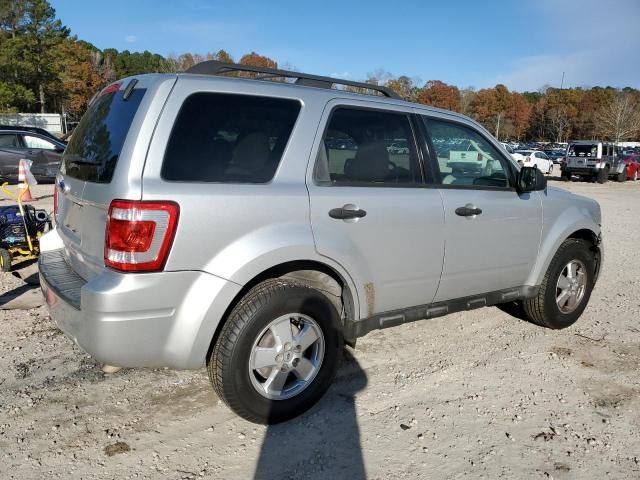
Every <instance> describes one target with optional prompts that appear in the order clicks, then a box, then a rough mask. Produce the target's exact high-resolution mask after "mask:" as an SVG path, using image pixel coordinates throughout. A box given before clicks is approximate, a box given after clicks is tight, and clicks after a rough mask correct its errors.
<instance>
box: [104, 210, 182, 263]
mask: <svg viewBox="0 0 640 480" xmlns="http://www.w3.org/2000/svg"><path fill="white" fill-rule="evenodd" d="M179 212H180V209H179V207H178V205H177V204H176V203H174V202H143V201H132V200H114V201H112V202H111V205H110V206H109V215H108V217H107V228H106V235H105V242H104V264H105V266H107V267H110V268H113V269H115V270H121V271H125V272H154V271H158V270H162V268H163V267H164V264H165V262H166V260H167V257H168V256H169V250H170V249H171V244H172V243H173V237H174V236H175V233H176V227H177V225H178V215H179Z"/></svg>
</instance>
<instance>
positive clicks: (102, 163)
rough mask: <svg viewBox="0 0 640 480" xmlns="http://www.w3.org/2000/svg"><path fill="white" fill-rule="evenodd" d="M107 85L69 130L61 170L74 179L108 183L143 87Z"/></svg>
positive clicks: (143, 92) (141, 95)
mask: <svg viewBox="0 0 640 480" xmlns="http://www.w3.org/2000/svg"><path fill="white" fill-rule="evenodd" d="M114 90H115V89H114V88H112V87H107V88H106V89H104V90H103V91H102V93H100V94H99V96H98V97H97V98H96V99H94V101H93V102H92V103H91V105H90V106H89V109H88V110H87V112H86V113H85V114H84V116H83V117H82V120H80V123H79V124H78V126H77V127H76V129H75V130H74V131H73V133H72V135H71V140H70V141H69V144H68V145H67V148H66V150H65V153H64V156H63V162H62V168H61V171H62V173H64V174H65V175H68V176H70V177H73V178H77V179H78V180H85V181H88V182H95V183H109V182H111V178H112V177H113V172H114V170H115V168H116V164H117V163H118V157H119V156H120V152H121V150H122V145H123V144H124V140H125V138H126V137H127V133H129V127H130V126H131V122H133V117H134V116H135V114H136V112H137V111H138V107H139V106H140V102H141V101H142V97H144V94H145V92H146V89H143V88H136V89H133V90H132V91H131V93H130V95H129V97H128V98H127V99H126V100H125V99H123V93H124V90H118V91H114Z"/></svg>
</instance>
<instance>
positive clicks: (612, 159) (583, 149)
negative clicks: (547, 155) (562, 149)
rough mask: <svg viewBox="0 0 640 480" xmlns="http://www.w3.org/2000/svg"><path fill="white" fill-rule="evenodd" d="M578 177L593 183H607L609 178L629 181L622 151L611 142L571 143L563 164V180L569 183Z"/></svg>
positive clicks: (586, 141) (585, 141)
mask: <svg viewBox="0 0 640 480" xmlns="http://www.w3.org/2000/svg"><path fill="white" fill-rule="evenodd" d="M574 175H578V176H580V177H582V178H584V179H586V180H590V181H592V182H596V181H597V182H598V183H605V182H606V181H607V180H608V179H609V177H614V178H615V179H616V180H617V181H618V182H624V181H626V180H627V174H626V166H625V164H624V162H623V161H622V155H621V149H620V147H617V146H616V145H615V144H613V143H610V142H598V141H593V140H579V141H574V142H571V143H569V147H568V148H567V156H566V158H565V161H564V162H563V163H562V178H563V179H565V180H567V181H569V180H572V178H573V176H574Z"/></svg>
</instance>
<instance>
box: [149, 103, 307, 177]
mask: <svg viewBox="0 0 640 480" xmlns="http://www.w3.org/2000/svg"><path fill="white" fill-rule="evenodd" d="M299 112H300V102H299V101H297V100H289V99H283V98H271V97H257V96H252V95H235V94H227V93H208V92H201V93H194V94H193V95H191V96H189V97H188V98H187V99H186V100H185V101H184V104H183V105H182V108H181V109H180V112H179V113H178V117H177V118H176V121H175V124H174V126H173V130H172V131H171V136H170V137H169V143H168V144H167V150H166V152H165V155H164V161H163V164H162V170H161V176H162V178H163V179H164V180H169V181H180V182H217V183H266V182H269V181H270V180H271V179H272V178H273V176H274V175H275V172H276V169H277V168H278V165H279V164H280V159H281V158H282V154H283V153H284V150H285V147H286V146H287V142H288V141H289V137H290V136H291V132H292V130H293V126H294V124H295V122H296V119H297V118H298V113H299Z"/></svg>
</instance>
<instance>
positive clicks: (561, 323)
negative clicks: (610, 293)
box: [522, 238, 595, 329]
mask: <svg viewBox="0 0 640 480" xmlns="http://www.w3.org/2000/svg"><path fill="white" fill-rule="evenodd" d="M572 260H579V261H580V262H582V263H583V264H584V266H585V275H586V281H585V290H584V295H583V296H582V299H581V300H580V303H579V304H578V305H577V307H576V308H575V310H573V311H572V312H570V313H564V312H562V311H561V310H560V308H559V307H558V304H557V303H556V294H557V292H556V285H557V283H558V278H559V277H560V274H561V273H562V272H563V270H564V268H565V266H566V265H567V264H568V263H569V262H571V261H572ZM594 278H595V259H594V255H593V252H592V251H591V250H590V244H589V243H588V242H586V241H585V240H581V239H575V238H569V239H567V240H565V241H564V242H563V243H562V245H560V248H558V251H557V252H556V254H555V255H554V257H553V259H552V260H551V264H550V265H549V268H548V269H547V273H546V274H545V276H544V279H543V281H542V285H540V290H539V291H538V294H537V295H536V296H535V297H533V298H529V299H526V300H524V301H523V302H522V306H523V308H524V312H525V314H526V316H527V318H528V319H529V320H530V321H531V322H533V323H536V324H538V325H541V326H543V327H547V328H553V329H560V328H566V327H568V326H570V325H573V324H574V323H575V322H576V320H578V318H580V315H582V312H584V309H585V308H586V307H587V304H588V303H589V298H590V297H591V291H592V290H593V284H594Z"/></svg>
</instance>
